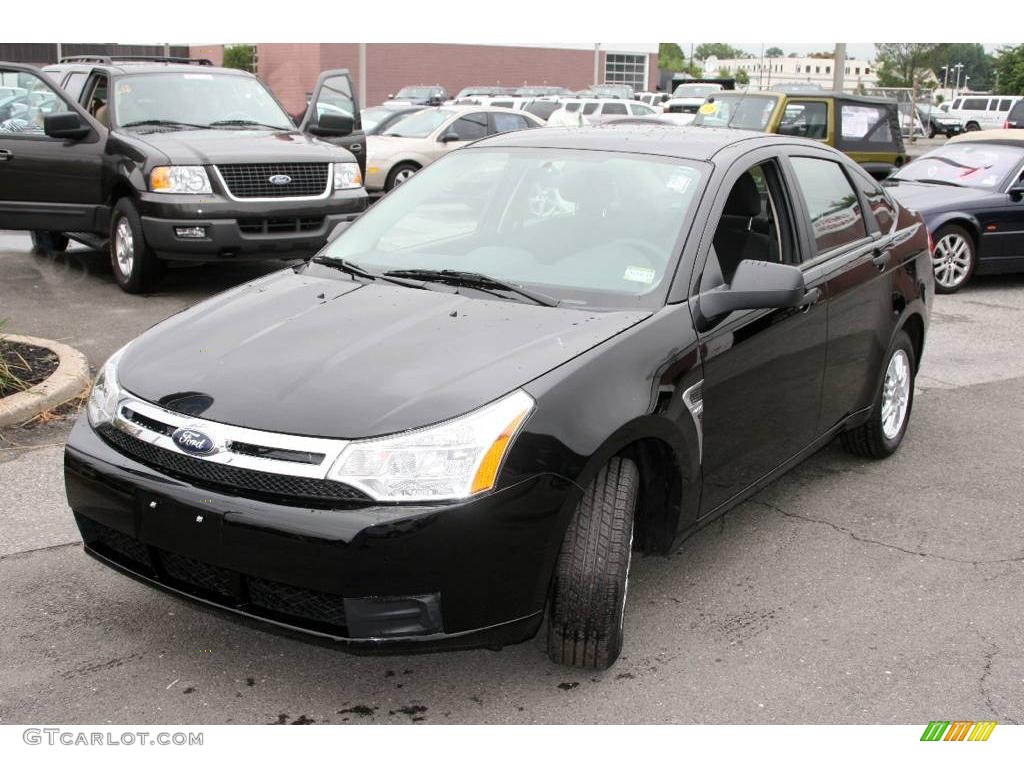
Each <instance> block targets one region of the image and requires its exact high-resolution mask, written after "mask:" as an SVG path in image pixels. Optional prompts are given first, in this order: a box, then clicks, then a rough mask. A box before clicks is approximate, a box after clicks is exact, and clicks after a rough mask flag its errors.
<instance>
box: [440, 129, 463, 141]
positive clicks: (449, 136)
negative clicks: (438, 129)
mask: <svg viewBox="0 0 1024 768" xmlns="http://www.w3.org/2000/svg"><path fill="white" fill-rule="evenodd" d="M438 141H440V142H441V143H442V144H448V143H450V142H453V141H461V139H460V138H459V135H458V134H457V133H452V132H451V131H449V132H448V133H445V134H444V135H442V136H441V138H440V139H438Z"/></svg>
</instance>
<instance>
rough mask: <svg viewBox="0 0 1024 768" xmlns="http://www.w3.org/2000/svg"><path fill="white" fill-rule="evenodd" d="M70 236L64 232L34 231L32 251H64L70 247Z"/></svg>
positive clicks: (41, 252)
mask: <svg viewBox="0 0 1024 768" xmlns="http://www.w3.org/2000/svg"><path fill="white" fill-rule="evenodd" d="M69 242H70V241H69V240H68V236H67V235H65V234H64V233H63V232H33V233H32V252H33V253H40V254H49V253H64V251H66V250H67V249H68V243H69Z"/></svg>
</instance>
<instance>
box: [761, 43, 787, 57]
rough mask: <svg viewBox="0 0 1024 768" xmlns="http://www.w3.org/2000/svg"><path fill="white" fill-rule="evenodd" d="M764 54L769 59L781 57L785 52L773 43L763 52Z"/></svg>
mask: <svg viewBox="0 0 1024 768" xmlns="http://www.w3.org/2000/svg"><path fill="white" fill-rule="evenodd" d="M764 55H765V56H767V57H768V58H769V59H781V58H782V57H783V56H785V55H786V53H785V51H783V50H782V49H781V48H779V47H778V46H775V45H773V46H772V47H771V48H769V49H768V50H767V51H765V52H764Z"/></svg>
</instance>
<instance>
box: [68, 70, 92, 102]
mask: <svg viewBox="0 0 1024 768" xmlns="http://www.w3.org/2000/svg"><path fill="white" fill-rule="evenodd" d="M88 76H89V74H88V73H87V72H72V73H71V74H70V75H68V81H67V82H66V83H64V90H65V91H66V92H67V94H68V96H70V97H71V98H73V99H74V100H75V101H78V100H79V99H80V98H81V97H82V86H83V85H85V78H87V77H88Z"/></svg>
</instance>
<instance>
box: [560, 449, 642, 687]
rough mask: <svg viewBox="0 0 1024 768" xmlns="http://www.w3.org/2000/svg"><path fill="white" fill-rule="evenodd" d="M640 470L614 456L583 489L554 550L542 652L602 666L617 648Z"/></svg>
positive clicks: (578, 663) (588, 666)
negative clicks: (556, 551) (545, 647)
mask: <svg viewBox="0 0 1024 768" xmlns="http://www.w3.org/2000/svg"><path fill="white" fill-rule="evenodd" d="M639 485H640V471H639V470H638V469H637V466H636V464H635V463H634V462H633V461H631V460H630V459H626V458H623V457H620V456H617V457H615V458H613V459H612V460H611V461H609V462H608V464H606V465H605V466H604V467H603V468H602V469H601V471H600V472H598V474H597V477H595V478H594V479H593V481H591V483H590V485H588V486H587V488H586V490H585V491H584V494H583V498H582V499H581V500H580V502H579V504H578V505H577V507H576V512H575V514H574V515H573V519H572V522H571V523H570V525H569V530H568V531H567V532H566V534H565V541H564V542H563V544H562V551H561V553H560V554H559V556H558V565H557V568H556V571H555V581H554V585H553V591H552V596H551V601H550V614H549V616H548V656H550V657H551V660H552V661H555V662H557V663H559V664H566V665H569V666H574V667H582V668H585V669H607V668H608V667H610V666H611V665H612V664H613V663H615V660H616V659H617V658H618V657H619V652H620V651H621V650H622V619H623V612H624V610H625V606H626V591H627V585H628V577H629V563H630V556H631V552H632V545H633V517H634V514H635V511H636V503H637V493H638V489H639Z"/></svg>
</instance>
